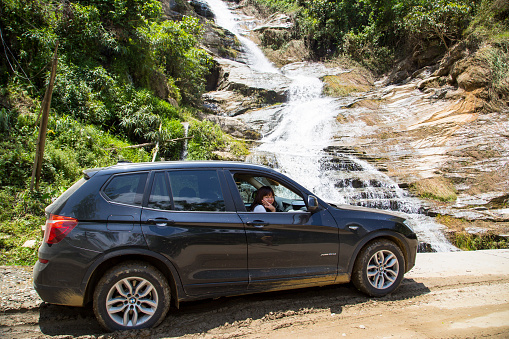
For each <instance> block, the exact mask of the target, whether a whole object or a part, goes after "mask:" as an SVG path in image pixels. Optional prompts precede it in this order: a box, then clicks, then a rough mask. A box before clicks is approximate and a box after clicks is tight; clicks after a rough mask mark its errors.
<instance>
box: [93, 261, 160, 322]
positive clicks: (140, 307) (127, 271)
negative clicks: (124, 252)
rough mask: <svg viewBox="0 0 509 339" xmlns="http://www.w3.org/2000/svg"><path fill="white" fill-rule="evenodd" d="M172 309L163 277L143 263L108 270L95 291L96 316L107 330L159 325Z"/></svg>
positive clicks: (125, 264) (128, 264)
mask: <svg viewBox="0 0 509 339" xmlns="http://www.w3.org/2000/svg"><path fill="white" fill-rule="evenodd" d="M169 306H170V287H169V286H168V282H167V281H166V278H165V277H164V275H163V274H162V273H161V272H160V271H159V270H157V269H156V268H155V267H153V266H151V265H149V264H146V263H143V262H132V261H131V262H126V263H123V264H121V265H118V266H115V267H113V268H111V269H110V270H108V271H107V272H106V273H105V274H104V276H103V277H102V278H101V280H99V283H98V284H97V286H96V288H95V291H94V313H95V316H96V317H97V320H98V321H99V323H100V324H101V325H102V326H103V327H104V328H105V329H107V330H108V331H116V330H131V329H140V328H148V327H154V326H157V325H158V324H159V323H160V322H161V321H162V320H163V319H164V318H165V316H166V313H167V312H168V309H169Z"/></svg>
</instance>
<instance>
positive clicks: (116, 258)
mask: <svg viewBox="0 0 509 339" xmlns="http://www.w3.org/2000/svg"><path fill="white" fill-rule="evenodd" d="M127 261H138V262H140V261H143V262H146V263H148V264H150V265H152V266H154V267H155V268H157V269H158V270H159V271H160V272H161V273H162V274H163V275H164V277H165V278H166V280H167V282H168V285H169V286H170V292H171V296H172V298H171V302H170V304H173V305H174V306H175V307H177V308H179V306H180V305H179V300H180V296H182V295H183V293H184V291H183V289H182V285H181V283H180V278H179V275H178V272H177V270H176V268H175V267H174V265H173V264H172V263H171V261H169V260H168V259H167V258H165V257H163V256H161V255H158V254H156V253H153V252H150V251H147V250H143V249H138V250H135V251H133V250H121V251H116V252H110V253H107V254H105V255H104V256H102V257H101V258H100V259H99V260H96V261H95V263H94V264H93V265H92V266H91V267H90V268H89V269H88V271H87V274H86V277H88V279H86V281H84V284H85V286H86V287H85V298H84V304H87V303H89V302H91V301H92V297H93V295H94V290H95V287H96V285H97V283H98V282H99V280H100V279H101V277H102V276H103V275H104V273H105V272H106V271H107V270H108V269H110V268H112V267H114V266H117V265H119V264H121V263H123V262H127Z"/></svg>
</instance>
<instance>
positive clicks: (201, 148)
mask: <svg viewBox="0 0 509 339" xmlns="http://www.w3.org/2000/svg"><path fill="white" fill-rule="evenodd" d="M189 135H190V136H192V137H193V138H192V139H191V140H189V143H188V159H189V160H210V159H215V158H216V156H215V155H214V153H213V151H215V150H217V149H220V148H223V147H225V146H226V138H225V137H224V133H223V132H222V131H221V129H220V128H219V126H218V125H215V124H213V123H212V122H210V121H206V120H205V121H198V120H195V121H192V122H191V124H190V125H189Z"/></svg>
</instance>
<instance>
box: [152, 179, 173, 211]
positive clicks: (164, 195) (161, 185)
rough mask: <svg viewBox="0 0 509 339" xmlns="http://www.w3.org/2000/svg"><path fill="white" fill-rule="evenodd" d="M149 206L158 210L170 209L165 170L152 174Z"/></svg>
mask: <svg viewBox="0 0 509 339" xmlns="http://www.w3.org/2000/svg"><path fill="white" fill-rule="evenodd" d="M147 207H149V208H155V209H160V210H171V209H172V206H171V198H170V190H169V187H168V181H167V180H166V173H165V172H156V173H155V174H154V182H153V183H152V190H151V192H150V197H149V199H148V205H147Z"/></svg>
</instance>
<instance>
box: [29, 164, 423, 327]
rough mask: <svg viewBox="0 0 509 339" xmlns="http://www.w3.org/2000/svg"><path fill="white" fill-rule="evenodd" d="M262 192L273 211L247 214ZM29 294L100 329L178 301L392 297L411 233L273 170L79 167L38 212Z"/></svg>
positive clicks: (408, 264) (139, 321)
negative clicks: (300, 292)
mask: <svg viewBox="0 0 509 339" xmlns="http://www.w3.org/2000/svg"><path fill="white" fill-rule="evenodd" d="M262 186H270V187H271V188H272V189H273V191H274V193H275V204H276V208H277V209H276V212H272V213H255V212H249V211H250V206H251V204H252V203H253V197H254V193H255V192H256V191H257V190H258V189H259V188H260V187H262ZM46 217H47V221H46V228H45V234H44V241H43V244H42V245H41V247H40V249H39V260H38V262H37V263H36V265H35V268H34V286H35V289H36V290H37V292H38V293H39V295H40V296H41V298H42V299H43V300H44V301H46V302H48V303H52V304H61V305H70V306H84V305H85V304H87V303H89V302H93V308H94V312H95V314H96V316H97V319H98V320H99V322H100V323H101V325H102V326H103V327H105V328H106V329H108V330H122V329H139V328H144V327H151V326H156V325H157V324H159V323H160V322H161V321H162V320H163V319H164V317H165V316H166V313H167V311H168V309H169V307H170V303H173V304H174V305H175V306H177V307H178V306H179V303H180V302H181V301H187V300H193V299H203V298H212V297H220V296H227V295H238V294H245V293H253V292H260V291H274V290H282V289H291V288H301V287H306V286H319V285H326V284H337V283H345V282H349V281H352V282H353V284H354V285H355V286H356V287H357V288H358V289H359V290H360V291H362V292H364V293H366V294H368V295H370V296H376V297H379V296H383V295H386V294H388V293H391V292H393V291H394V290H395V289H396V288H397V287H398V286H399V285H400V283H401V280H402V279H403V274H404V273H405V272H407V271H408V270H410V269H411V268H412V267H413V266H414V264H415V257H416V252H417V237H416V235H415V233H414V232H413V231H412V229H411V228H410V227H409V226H408V225H407V224H406V222H405V220H404V219H402V218H400V217H398V216H395V215H392V214H389V213H385V212H382V211H377V210H371V209H366V208H358V207H352V206H335V205H331V204H327V203H325V202H323V201H322V200H320V199H318V198H317V197H316V196H314V195H313V194H312V193H311V192H309V191H308V190H306V189H305V188H303V187H302V186H300V185H299V184H297V183H296V182H294V181H293V180H291V179H289V178H287V177H285V176H284V175H282V174H281V173H279V172H277V171H275V170H272V169H269V168H266V167H263V166H258V165H252V164H246V163H230V162H155V163H135V164H117V165H115V166H111V167H107V168H99V169H92V170H87V171H85V173H84V178H82V179H80V180H79V181H78V182H76V183H75V184H74V185H73V186H72V187H71V188H69V189H68V190H67V191H66V192H65V193H64V194H63V195H62V196H60V197H59V198H58V199H57V200H56V201H55V202H53V203H52V204H51V205H49V206H48V207H47V208H46Z"/></svg>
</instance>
